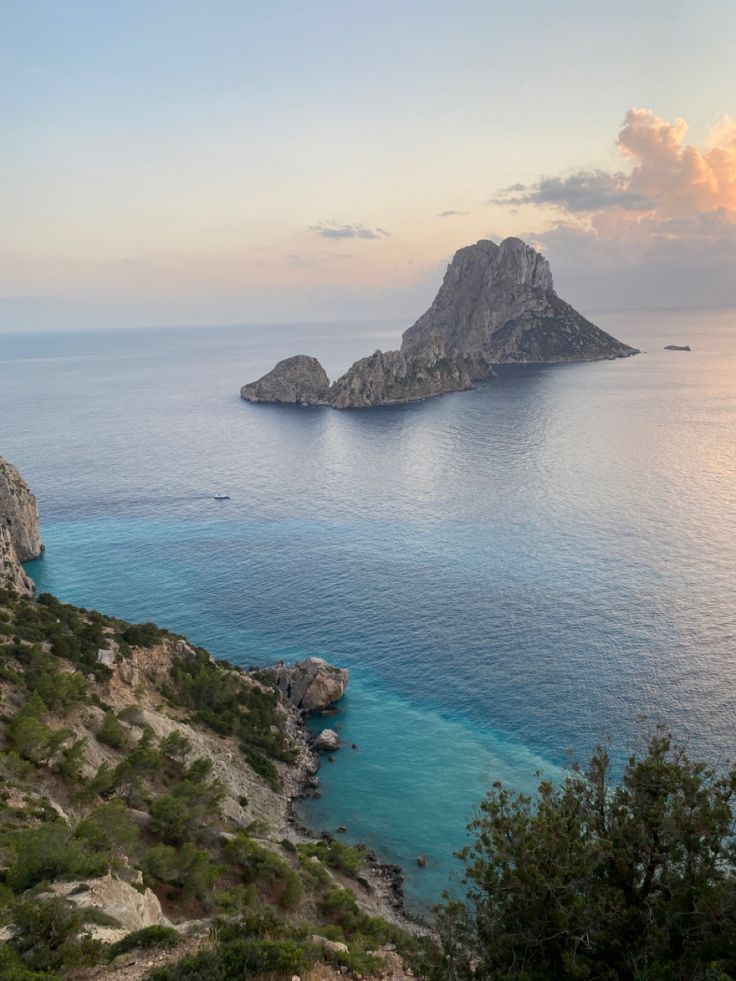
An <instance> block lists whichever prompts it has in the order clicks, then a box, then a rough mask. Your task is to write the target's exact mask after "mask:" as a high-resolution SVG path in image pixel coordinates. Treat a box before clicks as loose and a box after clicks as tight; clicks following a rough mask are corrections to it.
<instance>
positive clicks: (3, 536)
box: [0, 456, 43, 594]
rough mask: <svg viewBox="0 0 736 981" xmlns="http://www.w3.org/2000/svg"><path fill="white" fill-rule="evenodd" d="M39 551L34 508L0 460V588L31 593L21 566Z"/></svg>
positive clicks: (22, 486)
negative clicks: (5, 587)
mask: <svg viewBox="0 0 736 981" xmlns="http://www.w3.org/2000/svg"><path fill="white" fill-rule="evenodd" d="M42 551H43V545H42V544H41V536H40V534H39V530H38V505H37V503H36V498H35V497H34V496H33V494H31V492H30V490H29V488H28V485H27V484H26V482H25V480H23V478H22V477H21V475H20V474H19V473H18V471H17V470H16V469H15V467H14V466H12V464H10V463H8V461H7V460H5V459H3V457H1V456H0V586H11V587H12V588H13V589H15V590H16V592H19V593H25V594H30V593H33V588H34V587H33V582H32V581H31V580H30V579H29V578H28V576H27V575H26V573H25V570H24V569H23V566H22V565H21V563H22V562H28V560H29V559H35V558H38V556H39V555H40V554H41V552H42Z"/></svg>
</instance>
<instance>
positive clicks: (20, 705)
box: [0, 460, 427, 981]
mask: <svg viewBox="0 0 736 981" xmlns="http://www.w3.org/2000/svg"><path fill="white" fill-rule="evenodd" d="M0 463H1V464H2V470H1V474H2V478H3V480H4V483H0V491H1V492H2V496H1V497H0V507H1V508H2V509H0V528H2V529H3V532H4V535H3V538H2V541H3V542H4V543H7V550H6V553H5V557H6V558H7V564H5V563H4V564H3V565H2V566H0V572H1V573H2V574H1V575H0V666H1V667H2V672H0V701H2V703H3V706H4V715H3V719H2V720H0V777H2V779H3V784H4V797H3V801H4V805H5V808H4V809H3V808H0V811H3V813H2V814H0V824H2V825H3V832H4V842H5V845H6V846H7V847H6V857H7V858H8V861H10V863H11V864H10V872H9V876H10V880H9V881H11V882H12V883H16V882H17V883H19V885H18V886H14V888H16V889H17V898H16V900H15V903H16V906H20V907H22V906H23V903H26V904H31V905H38V904H39V903H40V904H41V907H42V908H44V909H49V910H50V909H51V908H52V907H53V906H54V904H57V905H58V904H61V906H59V909H61V908H62V907H63V909H64V911H65V912H64V915H65V916H68V917H70V918H71V919H72V920H73V919H74V918H79V923H80V925H81V923H82V922H85V921H86V918H87V917H88V916H89V917H92V916H93V915H94V916H93V919H92V920H91V923H89V922H86V923H85V926H84V931H83V932H81V933H77V934H76V937H75V936H74V935H71V936H70V940H69V942H70V943H77V942H79V943H83V944H84V943H87V944H88V943H93V944H97V945H98V947H97V948H96V949H98V950H99V951H100V953H99V955H98V956H101V957H104V956H105V955H104V953H103V951H104V950H110V949H112V950H114V949H115V944H118V943H122V942H124V941H125V942H126V943H127V942H128V940H127V938H128V937H134V936H135V937H137V936H138V934H139V933H141V932H145V931H150V930H162V931H169V934H170V935H173V936H175V937H177V936H178V938H179V939H178V940H177V941H176V944H181V949H179V948H178V947H177V950H178V951H179V953H178V956H183V955H184V954H191V955H192V956H194V955H195V953H196V952H197V951H200V950H203V949H207V948H208V945H209V948H211V947H212V944H213V943H215V944H216V943H217V940H216V935H215V939H214V940H213V938H212V936H211V934H210V929H211V927H212V926H213V923H214V922H215V911H216V909H217V908H218V902H220V903H221V902H223V901H224V900H218V899H217V894H215V893H212V894H211V895H210V898H208V899H206V900H205V892H206V888H205V886H204V885H203V884H200V885H197V886H190V887H186V886H181V885H177V883H179V882H180V879H179V878H177V876H181V875H186V876H188V875H193V874H199V873H196V868H197V866H196V865H195V866H192V867H191V871H189V872H185V871H181V872H176V873H173V872H170V871H167V869H168V868H169V866H171V864H172V863H173V864H174V865H176V863H177V862H180V861H185V859H184V858H183V856H184V855H188V856H190V857H189V858H187V859H186V862H190V861H192V860H193V858H194V856H196V857H197V858H196V861H197V862H199V863H200V865H201V866H202V869H203V870H204V868H205V867H210V868H211V869H212V874H213V875H215V876H216V878H218V877H221V876H223V875H224V877H225V879H226V880H227V884H229V887H230V889H231V890H233V889H234V892H233V895H238V889H242V888H245V887H244V886H239V885H238V882H239V881H242V880H239V879H238V875H244V876H245V877H246V878H245V882H251V883H253V884H252V885H250V886H249V887H248V888H249V889H251V890H255V889H256V888H258V889H261V890H263V892H262V893H261V898H259V900H258V901H259V902H263V901H266V902H267V903H274V902H275V903H278V904H280V905H281V906H283V910H284V913H283V914H281V915H283V917H284V918H283V920H282V925H281V926H280V929H281V930H282V931H284V932H285V934H286V935H288V933H289V931H290V930H291V929H292V927H291V926H290V922H291V921H290V919H289V911H290V910H291V909H292V908H294V904H299V908H300V909H301V908H303V909H304V913H305V914H306V915H308V916H310V917H312V918H313V922H314V923H315V924H316V925H315V935H314V936H313V937H312V938H311V940H310V941H309V943H310V944H312V946H311V947H309V951H308V956H309V957H313V956H314V950H315V947H314V945H315V944H316V945H317V948H319V947H320V946H321V947H322V955H323V957H324V959H325V967H326V969H327V970H328V971H329V973H318V974H315V975H312V974H307V975H306V977H305V979H304V981H307V979H308V978H309V979H311V977H312V976H314V978H315V981H316V978H317V977H319V978H320V979H327V978H333V977H339V976H340V975H341V974H344V973H345V971H337V970H336V967H335V965H339V963H340V958H342V959H343V961H344V962H345V963H348V964H349V963H352V962H351V960H350V958H351V957H356V956H357V957H358V958H360V957H363V956H364V955H363V954H362V953H361V950H362V947H361V945H363V944H365V940H364V939H361V938H358V939H355V938H353V939H354V942H355V943H356V945H357V947H356V948H355V951H356V952H355V953H353V952H352V948H351V946H349V945H348V943H344V942H342V940H341V941H339V942H338V941H336V940H330V939H329V937H323V936H322V930H321V929H320V925H321V926H322V927H324V930H325V932H326V933H327V934H330V930H331V929H332V927H333V923H332V921H331V914H329V913H326V912H325V910H327V909H329V907H327V906H326V905H325V904H326V903H327V902H328V901H329V900H330V899H332V901H333V902H336V903H339V904H347V906H346V908H349V909H352V910H353V912H352V913H350V916H351V917H352V918H353V920H355V917H358V920H357V922H361V921H360V917H364V918H365V919H364V921H362V922H364V923H365V924H366V929H369V930H370V929H373V928H372V927H370V924H371V923H383V924H385V927H381V928H380V931H379V932H381V931H383V933H384V935H385V931H389V932H390V931H394V932H396V936H397V937H403V938H405V940H404V941H402V943H403V942H406V944H408V945H409V946H410V945H411V944H412V943H414V941H415V940H417V938H421V937H423V936H426V934H427V928H426V926H424V925H423V924H422V923H421V922H420V921H419V920H418V919H417V918H416V917H414V916H412V915H411V914H410V913H409V912H408V911H407V910H406V908H405V905H404V896H403V882H402V874H401V869H400V868H398V867H397V866H393V865H387V864H385V863H382V862H381V861H380V860H379V859H378V857H377V856H376V855H375V854H374V853H373V852H370V851H369V850H368V849H367V848H364V847H363V846H350V845H347V844H345V843H343V842H342V841H338V840H337V839H336V837H335V836H334V835H333V834H332V833H330V832H326V831H325V832H322V833H321V834H320V833H319V832H315V831H314V830H313V829H310V828H307V827H306V826H304V825H303V824H302V822H301V821H300V819H299V815H298V804H299V801H300V800H302V799H303V798H304V797H305V796H307V795H309V794H313V793H314V792H315V790H316V787H317V786H318V778H317V773H318V771H319V768H320V762H321V759H320V753H319V751H318V747H319V742H318V740H316V739H315V738H314V737H313V736H311V735H310V734H309V732H308V730H307V727H306V725H305V721H306V719H307V717H308V716H309V715H312V714H317V713H321V714H329V712H330V710H331V708H332V706H333V705H334V703H335V702H336V701H337V700H338V699H339V698H340V697H342V695H343V693H344V692H345V688H346V686H347V683H348V672H347V671H346V670H344V669H341V668H338V667H335V666H333V665H331V664H329V663H328V662H326V661H324V660H323V659H321V658H307V659H305V660H303V661H300V662H297V663H296V664H295V665H286V664H284V663H280V664H278V665H275V666H273V667H271V668H265V669H264V668H253V669H251V670H244V669H240V668H237V667H234V666H232V665H230V664H229V663H227V662H218V661H215V660H214V659H213V658H212V657H211V656H210V655H209V654H208V653H207V652H206V651H205V650H203V649H202V648H198V647H195V646H193V645H192V644H190V643H189V642H188V641H187V640H186V639H185V638H184V637H181V636H178V635H175V634H171V633H169V632H168V631H166V630H161V629H160V628H158V627H156V626H155V625H153V624H142V625H135V624H128V623H125V622H124V621H120V620H116V619H114V618H110V617H106V616H105V615H104V614H101V613H97V612H95V611H92V612H90V611H87V610H83V609H79V608H76V607H70V606H66V605H64V604H62V603H60V602H59V601H58V600H56V599H55V598H54V597H51V596H48V595H43V596H41V597H39V598H38V600H36V598H35V595H34V588H33V584H32V583H31V582H30V580H29V579H28V577H27V575H26V574H25V572H24V570H23V567H22V565H21V564H20V558H19V557H20V556H24V557H26V558H32V557H35V556H37V555H38V554H40V552H41V550H42V545H41V540H40V535H39V530H38V508H37V506H36V500H35V498H34V497H33V495H32V494H31V493H30V490H29V489H28V486H27V485H26V484H25V482H24V481H23V480H22V478H21V477H20V474H18V472H17V470H15V468H13V467H11V466H10V464H8V463H6V461H4V460H0ZM39 686H40V687H39ZM40 693H41V694H40ZM71 706H73V711H72V710H71ZM212 706H218V708H217V709H216V711H213V708H212ZM44 747H51V748H44ZM31 772H32V775H33V778H32V779H29V777H30V776H31ZM182 807H184V808H185V811H183V812H181V813H180V811H181V808H182ZM8 808H10V810H8ZM110 808H112V810H110ZM102 813H104V814H106V815H107V814H110V815H112V814H113V813H114V815H115V818H114V823H113V825H112V826H111V828H110V833H111V834H112V835H113V836H114V834H115V832H116V830H117V829H121V834H122V838H121V839H120V842H119V844H118V846H117V847H118V848H120V851H119V852H117V851H111V852H110V853H109V858H107V859H106V860H105V861H106V863H109V864H107V871H106V873H105V874H104V875H103V874H101V873H102V872H103V868H104V867H96V868H97V871H93V869H92V867H88V864H89V863H88V864H87V865H85V864H84V863H81V864H80V863H79V862H77V864H75V865H73V866H69V867H68V868H66V869H65V867H64V861H66V860H65V859H63V858H60V859H59V862H60V863H61V864H59V869H58V872H56V873H53V874H47V873H44V876H43V879H42V882H43V891H42V892H38V891H37V890H36V891H35V892H34V891H33V889H32V888H31V889H27V888H26V887H25V886H24V883H25V882H26V878H27V875H28V874H27V873H26V872H25V871H24V870H25V869H26V867H27V865H26V860H25V859H23V858H22V855H23V854H24V853H23V851H22V848H23V847H24V846H23V844H22V843H23V842H24V841H25V840H26V836H28V835H31V836H33V835H36V834H40V833H42V832H43V827H44V824H46V825H48V824H49V822H50V823H51V826H52V827H51V830H52V831H53V833H54V834H56V835H57V836H59V838H60V840H65V836H68V835H71V836H72V840H74V839H76V838H77V837H78V836H79V835H80V833H81V830H80V829H84V828H85V827H86V825H88V824H89V823H90V822H94V821H95V820H97V818H96V815H98V814H102ZM41 814H43V815H44V817H43V819H42V820H40V819H39V817H38V815H41ZM121 822H122V824H121ZM172 822H173V823H172ZM177 828H178V829H179V830H176V829H177ZM39 829H40V830H39ZM43 833H44V834H45V833H46V832H43ZM14 836H16V837H14ZM131 836H132V838H134V839H135V840H136V841H138V844H137V845H135V846H132V847H133V850H132V851H130V852H128V846H127V845H125V844H123V842H125V841H128V840H129V839H131ZM16 840H17V841H18V846H17V847H18V848H19V849H20V851H18V852H17V854H18V856H21V857H19V859H18V862H20V865H18V864H17V862H16V864H13V860H12V857H11V856H12V854H13V847H14V845H13V843H14V842H15V841H16ZM27 840H32V839H30V838H29V839H27ZM83 840H84V839H83ZM144 842H145V843H146V848H148V851H147V852H144V853H143V854H142V855H141V848H143V843H144ZM108 845H109V833H108V832H107V831H105V833H104V834H103V835H102V837H101V838H100V839H99V843H98V845H97V846H96V847H99V848H101V849H103V850H104V849H105V848H106V847H108ZM172 846H173V847H172ZM59 847H60V848H61V851H60V855H61V856H64V855H65V854H66V853H65V852H64V848H63V847H61V846H59ZM76 847H80V846H76ZM180 849H181V851H180ZM187 849H189V850H190V851H189V852H187ZM192 849H194V851H192ZM70 854H71V853H70ZM105 854H107V853H105ZM146 855H148V856H149V857H148V858H147V857H146ZM180 856H181V857H180ZM236 856H241V857H240V858H237V857H236ZM151 862H153V864H151ZM162 862H163V863H164V864H163V865H161V863H162ZM233 862H234V863H235V865H234V866H233V864H232V863H233ZM238 862H242V863H245V864H244V865H238V864H237V863H238ZM253 862H255V863H256V864H255V865H253V864H252V863H253ZM157 863H158V864H157ZM166 863H168V865H167V864H166ZM313 863H314V864H313ZM261 867H262V868H263V870H264V873H263V875H264V876H265V878H262V879H261V878H259V876H261V873H259V872H258V871H257V870H258V869H259V868H261ZM183 868H188V866H186V865H185V866H184V867H183ZM237 868H242V869H243V870H244V871H243V872H241V873H235V872H234V871H233V869H237ZM172 876H173V878H172ZM274 877H275V879H274ZM27 881H28V884H29V885H31V886H32V885H33V882H34V881H35V880H33V879H32V878H28V879H27ZM185 881H186V880H181V882H185ZM197 881H199V880H197ZM202 881H203V882H204V880H202ZM274 883H276V885H274ZM207 888H210V887H207ZM188 889H194V892H193V893H191V892H189V891H187V890H188ZM274 889H275V890H276V891H275V892H274ZM283 889H286V890H287V892H286V893H283V892H282V890H283ZM289 889H291V890H292V894H293V897H292V898H289V896H290V895H291V894H289V893H288V890H289ZM182 890H183V891H182ZM207 895H209V894H207ZM222 895H223V896H225V897H229V895H230V893H228V892H227V890H226V891H225V892H224V893H223V894H222ZM248 896H250V898H249V899H248V900H247V903H248V904H251V903H252V902H254V901H255V899H254V896H251V894H250V893H248ZM195 897H196V901H195ZM0 898H1V897H0ZM226 901H227V903H231V902H233V900H232V899H230V898H227V900H226ZM15 908H16V907H15V906H11V907H10V910H9V912H6V913H5V917H6V918H5V921H4V922H5V924H6V925H5V926H4V927H3V928H2V930H0V955H2V956H5V953H4V948H8V947H10V949H11V950H12V949H13V947H14V946H15V945H19V949H23V943H24V942H25V941H23V940H22V934H21V932H19V931H22V929H23V927H22V926H19V925H18V922H17V921H15V920H14V919H13V916H14V909H15ZM225 908H226V910H227V908H228V907H227V906H226V907H225ZM267 908H268V909H271V907H270V906H268V907H267ZM221 915H222V914H221ZM225 915H226V917H227V913H226V914H225ZM232 915H233V914H230V916H231V917H232ZM268 915H274V913H269V914H268ZM328 927H329V928H330V930H328V929H327V928H328ZM330 935H332V934H330ZM350 939H351V938H350V936H348V935H346V936H345V940H350ZM299 942H303V941H301V940H300V941H299ZM417 942H419V941H418V940H417ZM100 945H101V946H100ZM407 949H408V948H407ZM49 956H51V955H49ZM58 956H62V955H61V954H59V955H58ZM176 956H177V955H176V952H173V951H172V953H171V954H169V955H165V956H164V955H162V957H163V961H162V962H166V963H170V962H171V961H172V959H174V958H175V957H176ZM366 956H368V957H369V961H370V963H371V964H374V963H375V964H376V965H380V964H381V963H384V962H385V963H387V964H391V965H392V967H391V970H390V972H389V973H385V972H384V973H382V974H381V977H391V978H396V979H397V981H398V979H400V978H405V977H409V976H411V972H409V971H408V970H407V971H406V972H405V971H404V967H403V962H402V960H401V957H400V956H399V955H397V954H396V953H395V951H394V948H393V946H392V945H389V946H388V947H386V948H385V949H383V948H381V947H380V945H376V949H375V950H374V951H373V952H372V953H370V954H369V955H366ZM167 958H168V959H167ZM336 959H337V960H336ZM150 963H151V962H146V961H145V960H141V958H139V957H138V955H136V954H135V953H133V954H132V955H128V957H127V960H126V966H125V971H126V973H125V974H119V973H118V969H119V968H120V966H121V965H120V964H117V965H115V966H114V967H111V968H107V967H104V966H98V967H95V968H94V970H93V971H92V972H91V973H90V972H89V971H83V972H81V973H79V972H74V971H72V972H70V973H69V972H67V973H65V976H69V977H79V978H80V979H81V978H85V979H92V978H95V979H96V978H106V977H108V976H109V975H110V974H111V972H112V971H114V973H115V976H116V977H126V978H130V979H131V981H132V979H143V978H144V977H146V976H147V973H148V972H147V969H146V964H148V966H150ZM356 963H357V961H356ZM363 976H365V977H368V976H369V975H368V973H365V972H364V974H363Z"/></svg>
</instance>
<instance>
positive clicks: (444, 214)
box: [435, 210, 470, 218]
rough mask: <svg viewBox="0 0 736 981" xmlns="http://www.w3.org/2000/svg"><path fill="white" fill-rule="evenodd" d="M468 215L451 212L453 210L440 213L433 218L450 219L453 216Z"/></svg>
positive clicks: (463, 212)
mask: <svg viewBox="0 0 736 981" xmlns="http://www.w3.org/2000/svg"><path fill="white" fill-rule="evenodd" d="M469 214H470V212H469V211H453V210H450V211H441V212H440V213H439V214H438V215H435V218H452V217H454V216H455V215H469Z"/></svg>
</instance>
